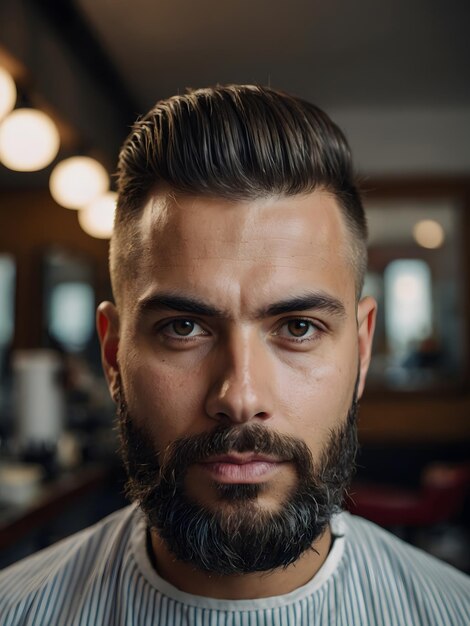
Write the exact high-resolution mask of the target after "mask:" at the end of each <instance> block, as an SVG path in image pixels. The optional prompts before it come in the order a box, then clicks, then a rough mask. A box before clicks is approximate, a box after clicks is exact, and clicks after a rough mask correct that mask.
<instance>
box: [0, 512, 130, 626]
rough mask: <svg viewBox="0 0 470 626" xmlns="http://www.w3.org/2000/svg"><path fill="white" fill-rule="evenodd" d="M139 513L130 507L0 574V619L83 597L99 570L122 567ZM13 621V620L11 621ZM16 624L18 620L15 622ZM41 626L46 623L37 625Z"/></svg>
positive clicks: (13, 622)
mask: <svg viewBox="0 0 470 626" xmlns="http://www.w3.org/2000/svg"><path fill="white" fill-rule="evenodd" d="M134 515H135V506H133V505H131V506H128V507H125V508H124V509H121V510H119V511H116V512H115V513H112V514H111V515H109V516H108V517H106V518H104V519H103V520H101V521H100V522H98V523H97V524H95V525H93V526H90V527H89V528H86V529H85V530H82V531H80V532H78V533H76V534H74V535H72V536H70V537H67V538H66V539H63V540H62V541H59V542H58V543H56V544H54V545H52V546H50V547H48V548H46V549H44V550H41V551H40V552H37V553H36V554H34V555H32V556H30V557H27V558H25V559H23V560H21V561H18V562H17V563H14V564H13V565H11V566H9V567H7V568H5V569H4V570H3V571H2V572H0V615H4V616H10V615H11V616H12V619H13V615H18V617H19V616H20V615H21V614H23V613H24V612H26V611H30V610H31V606H32V605H33V604H35V603H36V604H38V605H39V604H42V607H43V608H45V606H46V604H49V603H54V602H56V601H57V602H61V601H62V600H63V599H64V598H65V597H66V596H68V597H69V598H70V597H72V596H71V594H74V595H75V594H80V593H81V589H82V587H84V586H85V585H87V584H89V583H90V578H91V573H92V572H96V571H97V568H99V567H100V566H101V567H112V568H114V569H116V568H118V567H119V565H120V563H121V561H122V559H123V555H124V553H125V551H126V547H127V544H128V538H129V534H130V530H131V527H132V520H133V517H134ZM7 623H10V622H7ZM11 623H12V624H16V623H19V624H21V623H22V622H21V618H20V621H18V622H17V621H15V620H13V621H12V622H11ZM38 623H42V622H40V621H38Z"/></svg>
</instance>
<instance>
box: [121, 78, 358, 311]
mask: <svg viewBox="0 0 470 626" xmlns="http://www.w3.org/2000/svg"><path fill="white" fill-rule="evenodd" d="M117 177H118V201H117V209H116V216H115V226H114V233H113V236H112V239H111V247H110V272H111V282H112V286H113V293H114V297H115V299H116V302H118V304H119V298H120V293H121V292H122V290H123V288H124V285H125V284H126V282H130V281H131V280H132V278H133V277H134V276H135V273H136V271H137V265H138V258H139V256H140V254H141V253H142V250H141V247H140V246H141V242H140V241H139V230H138V227H139V224H138V223H139V219H138V218H139V216H140V214H141V212H142V209H143V207H144V205H145V203H146V199H147V198H148V196H149V195H150V193H152V192H155V191H156V190H157V189H158V186H159V185H161V186H165V187H170V188H171V189H172V190H174V191H176V192H182V193H188V194H192V195H206V196H214V197H217V196H218V197H221V198H225V199H231V200H234V201H237V200H238V201H240V200H249V199H253V200H254V199H258V198H263V197H269V196H294V195H297V194H306V193H311V192H313V191H314V190H315V189H323V190H326V191H328V192H330V193H332V194H333V195H334V196H335V198H336V199H337V202H338V204H339V207H340V209H341V211H342V213H343V216H344V219H345V223H346V225H347V227H348V229H349V231H350V233H351V235H352V236H351V237H350V240H351V244H350V249H351V250H350V251H351V261H352V263H353V267H354V270H355V274H356V296H357V298H359V296H360V293H361V290H362V285H363V280H364V274H365V270H366V266H367V250H366V241H367V226H366V219H365V215H364V209H363V206H362V203H361V199H360V196H359V193H358V189H357V187H356V184H355V181H354V174H353V168H352V160H351V153H350V149H349V146H348V143H347V141H346V139H345V137H344V135H343V133H342V132H341V130H340V129H339V128H338V127H337V126H336V124H334V123H333V122H332V121H331V120H330V118H329V117H328V116H327V115H326V114H325V113H324V112H323V111H322V110H320V109H319V108H318V107H316V106H315V105H313V104H311V103H309V102H306V101H304V100H301V99H300V98H297V97H294V96H291V95H288V94H286V93H283V92H280V91H276V90H274V89H271V88H268V87H260V86H253V85H227V86H217V87H213V88H208V89H198V90H191V91H189V92H188V93H186V94H185V95H178V96H174V97H172V98H169V99H168V100H162V101H160V102H158V103H157V104H156V105H155V107H154V108H153V109H151V110H150V111H149V112H148V113H147V114H146V115H144V116H143V117H141V118H140V119H138V120H137V122H136V123H135V124H134V126H133V128H132V131H131V133H130V135H129V136H128V138H127V139H126V141H125V142H124V145H123V147H122V149H121V152H120V155H119V163H118V172H117Z"/></svg>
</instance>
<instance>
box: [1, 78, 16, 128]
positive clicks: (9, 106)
mask: <svg viewBox="0 0 470 626" xmlns="http://www.w3.org/2000/svg"><path fill="white" fill-rule="evenodd" d="M15 103H16V85H15V81H14V80H13V78H12V77H11V76H10V74H9V73H8V72H7V71H6V69H5V68H3V67H0V120H1V119H2V118H4V117H5V115H7V114H8V113H10V111H12V110H13V108H14V107H15Z"/></svg>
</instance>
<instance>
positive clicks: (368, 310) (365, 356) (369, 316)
mask: <svg viewBox="0 0 470 626" xmlns="http://www.w3.org/2000/svg"><path fill="white" fill-rule="evenodd" d="M376 315H377V302H376V301H375V300H374V298H371V297H370V296H367V297H366V298H363V299H362V300H361V301H360V302H359V304H358V305H357V326H358V342H359V385H358V389H357V397H358V398H361V397H362V394H363V393H364V386H365V384H366V376H367V370H368V369H369V363H370V357H371V352H372V340H373V338H374V330H375V318H376Z"/></svg>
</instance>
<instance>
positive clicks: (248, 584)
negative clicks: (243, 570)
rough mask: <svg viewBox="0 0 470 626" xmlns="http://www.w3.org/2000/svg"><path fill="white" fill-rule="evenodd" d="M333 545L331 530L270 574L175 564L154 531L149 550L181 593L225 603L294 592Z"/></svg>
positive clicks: (314, 569) (157, 567)
mask: <svg viewBox="0 0 470 626" xmlns="http://www.w3.org/2000/svg"><path fill="white" fill-rule="evenodd" d="M331 543H332V535H331V530H330V527H329V526H328V528H327V530H326V531H325V532H324V533H323V535H322V536H321V537H320V538H319V539H318V540H317V541H316V542H315V543H314V544H313V546H312V548H313V549H312V550H308V551H307V552H305V553H304V554H303V555H302V556H301V557H300V558H299V559H298V560H297V561H295V563H293V564H292V565H289V566H288V567H286V568H278V569H276V570H273V571H271V572H255V573H252V574H237V575H233V576H224V575H220V574H211V573H210V572H204V571H202V570H198V569H196V568H195V567H194V566H193V565H191V564H188V563H183V562H182V561H177V560H176V559H175V557H174V556H173V555H172V554H171V552H169V551H168V549H167V547H166V545H165V543H164V542H163V541H162V540H161V539H160V537H159V536H158V534H157V533H156V532H155V531H151V549H152V551H153V556H154V564H155V567H156V569H157V572H158V574H159V575H160V576H161V577H162V578H163V579H165V580H166V581H167V582H169V583H170V584H172V585H173V586H174V587H177V588H178V589H180V590H181V591H185V592H186V593H191V594H194V595H198V596H206V597H210V598H218V599H226V600H249V599H255V598H268V597H271V596H279V595H284V594H286V593H289V592H290V591H294V589H297V588H298V587H301V586H302V585H305V584H306V583H307V582H308V581H309V580H311V579H312V578H313V577H314V576H315V574H316V573H317V572H318V570H319V569H320V568H321V566H322V565H323V563H324V562H325V560H326V557H327V556H328V553H329V551H330V547H331Z"/></svg>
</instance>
